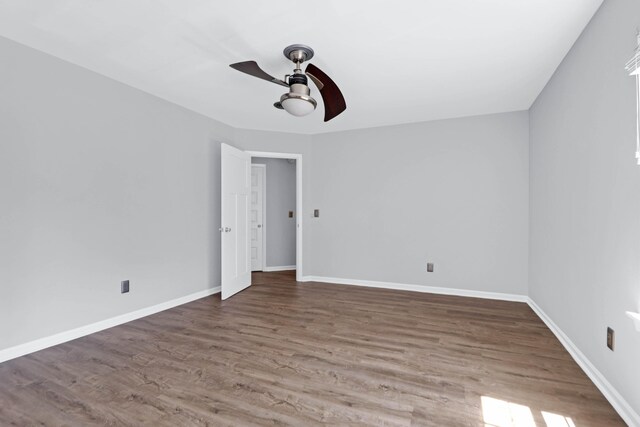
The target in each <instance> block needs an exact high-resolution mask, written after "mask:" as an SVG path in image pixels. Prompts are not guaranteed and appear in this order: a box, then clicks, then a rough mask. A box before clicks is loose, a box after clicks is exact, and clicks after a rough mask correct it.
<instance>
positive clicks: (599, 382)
mask: <svg viewBox="0 0 640 427" xmlns="http://www.w3.org/2000/svg"><path fill="white" fill-rule="evenodd" d="M303 282H322V283H333V284H339V285H351V286H366V287H371V288H383V289H395V290H402V291H413V292H424V293H432V294H441V295H454V296H463V297H473V298H486V299H494V300H501V301H515V302H525V303H527V304H528V305H529V307H531V309H532V310H533V311H534V312H535V313H536V315H538V317H539V318H540V319H541V320H542V321H543V322H544V323H545V324H546V325H547V327H548V328H549V329H550V330H551V332H553V333H554V335H555V336H556V337H557V338H558V340H559V341H560V343H561V344H562V345H563V346H564V348H565V349H566V350H567V352H569V354H570V355H571V357H572V358H573V360H575V361H576V363H577V364H578V366H580V368H582V370H583V371H584V373H585V374H587V376H588V377H589V379H590V380H591V381H592V382H593V383H594V384H595V385H596V387H598V389H599V390H600V392H601V393H602V394H603V395H604V397H605V398H606V399H607V400H608V401H609V403H611V406H613V408H614V409H615V410H616V411H617V412H618V414H619V415H620V416H621V417H622V419H623V420H624V421H625V422H626V423H627V424H628V425H630V426H632V427H640V415H639V414H638V413H637V412H636V411H635V410H634V409H633V408H632V407H631V405H629V403H628V402H627V401H626V400H625V399H624V398H623V397H622V395H621V394H620V393H619V392H618V391H617V390H616V389H615V388H614V387H613V385H611V383H609V381H607V380H606V378H605V377H604V375H602V373H600V371H598V369H596V367H595V366H594V365H593V364H592V363H591V362H590V361H589V359H587V357H586V356H585V355H584V354H583V353H582V352H581V351H580V350H579V349H578V347H577V346H576V345H575V344H573V342H572V341H571V340H570V339H569V337H568V336H567V335H566V334H565V333H564V332H563V331H562V329H560V328H559V327H558V325H556V324H555V323H554V322H553V320H551V318H550V317H549V316H548V315H547V314H546V313H545V312H544V311H543V310H542V309H541V308H540V307H539V306H538V305H537V304H536V303H535V301H533V300H532V299H531V298H529V297H528V296H525V295H516V294H503V293H497V292H483V291H469V290H464V289H450V288H442V287H433V286H420V285H408V284H402V283H392V282H377V281H372V280H352V279H342V278H337V277H321V276H304V277H303Z"/></svg>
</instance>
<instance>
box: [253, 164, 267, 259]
mask: <svg viewBox="0 0 640 427" xmlns="http://www.w3.org/2000/svg"><path fill="white" fill-rule="evenodd" d="M251 167H257V168H259V169H261V170H262V265H261V266H260V268H261V269H262V271H265V268H267V165H263V164H260V163H251Z"/></svg>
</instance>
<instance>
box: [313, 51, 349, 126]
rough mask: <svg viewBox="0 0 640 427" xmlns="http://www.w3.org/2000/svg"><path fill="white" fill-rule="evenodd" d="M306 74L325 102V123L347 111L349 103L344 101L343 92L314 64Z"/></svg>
mask: <svg viewBox="0 0 640 427" xmlns="http://www.w3.org/2000/svg"><path fill="white" fill-rule="evenodd" d="M304 72H305V73H306V74H307V75H308V76H309V78H311V80H313V83H315V85H316V86H318V89H319V90H320V94H321V95H322V101H323V102H324V121H325V122H328V121H329V120H331V119H333V118H334V117H336V116H337V115H338V114H340V113H342V112H343V111H344V110H346V109H347V102H346V101H345V100H344V96H342V92H340V89H338V86H337V85H336V84H335V83H334V81H333V80H331V79H330V78H329V76H327V75H326V74H325V73H324V71H322V70H321V69H320V68H318V67H316V66H315V65H313V64H309V65H307V69H306V70H304Z"/></svg>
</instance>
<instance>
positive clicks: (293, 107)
mask: <svg viewBox="0 0 640 427" xmlns="http://www.w3.org/2000/svg"><path fill="white" fill-rule="evenodd" d="M280 103H281V104H282V108H284V109H285V111H286V112H287V113H289V114H291V115H292V116H296V117H302V116H306V115H308V114H311V113H313V111H314V110H315V109H316V101H315V100H314V99H313V98H311V97H310V96H296V95H295V94H290V93H286V94H284V95H282V98H280Z"/></svg>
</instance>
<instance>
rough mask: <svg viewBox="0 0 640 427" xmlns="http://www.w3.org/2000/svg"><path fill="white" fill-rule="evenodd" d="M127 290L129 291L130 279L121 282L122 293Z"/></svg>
mask: <svg viewBox="0 0 640 427" xmlns="http://www.w3.org/2000/svg"><path fill="white" fill-rule="evenodd" d="M127 292H129V281H128V280H123V281H122V282H120V293H121V294H126V293H127Z"/></svg>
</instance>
